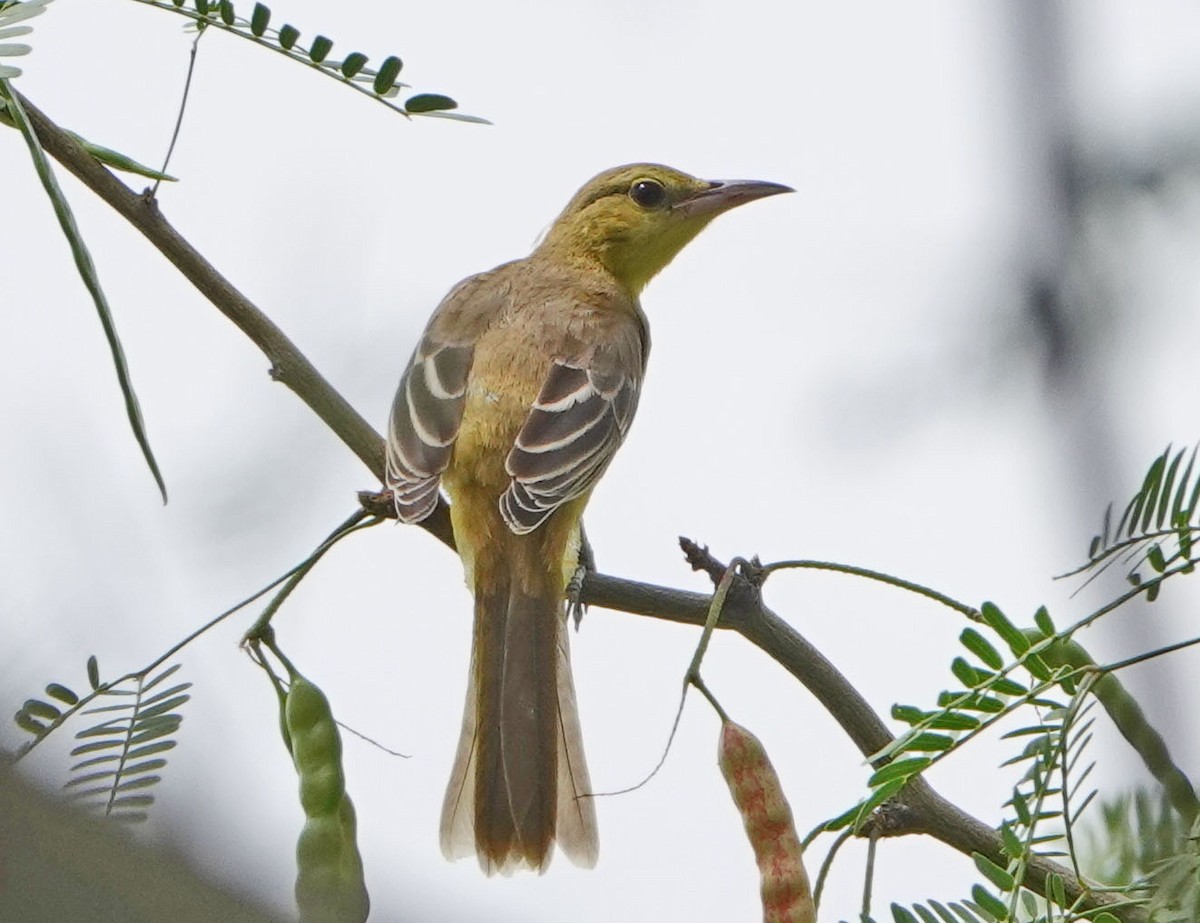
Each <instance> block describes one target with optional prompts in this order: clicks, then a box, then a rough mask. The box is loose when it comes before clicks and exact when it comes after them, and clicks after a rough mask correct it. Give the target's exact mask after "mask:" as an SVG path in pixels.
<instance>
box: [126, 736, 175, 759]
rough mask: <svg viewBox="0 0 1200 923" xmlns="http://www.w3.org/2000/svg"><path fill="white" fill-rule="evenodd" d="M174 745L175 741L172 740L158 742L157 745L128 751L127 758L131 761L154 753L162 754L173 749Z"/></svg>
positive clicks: (153, 744) (148, 745)
mask: <svg viewBox="0 0 1200 923" xmlns="http://www.w3.org/2000/svg"><path fill="white" fill-rule="evenodd" d="M175 745H176V741H174V740H160V741H158V742H157V743H152V744H146V746H144V747H134V748H133V749H132V750H130V751H129V753H128V758H129V759H131V760H136V759H139V758H141V757H143V756H150V755H151V754H154V753H162V752H163V751H165V750H172V749H174V748H175Z"/></svg>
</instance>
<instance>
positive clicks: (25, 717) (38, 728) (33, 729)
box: [13, 710, 50, 737]
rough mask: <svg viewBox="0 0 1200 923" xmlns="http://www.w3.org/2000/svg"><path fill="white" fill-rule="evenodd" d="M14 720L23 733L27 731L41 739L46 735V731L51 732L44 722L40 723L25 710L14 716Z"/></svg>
mask: <svg viewBox="0 0 1200 923" xmlns="http://www.w3.org/2000/svg"><path fill="white" fill-rule="evenodd" d="M13 720H14V721H15V722H16V723H17V727H19V728H20V729H21V730H22V731H27V732H29V733H30V734H35V735H37V736H38V737H41V736H42V735H43V734H45V733H46V731H48V730H50V728H49V727H48V726H47V725H45V724H42V722H40V721H38V720H37V719H36V718H34V717H33V716H32V715H30V714H29V713H28V712H26V711H24V710H21V711H19V712H17V713H16V714H15V715H13Z"/></svg>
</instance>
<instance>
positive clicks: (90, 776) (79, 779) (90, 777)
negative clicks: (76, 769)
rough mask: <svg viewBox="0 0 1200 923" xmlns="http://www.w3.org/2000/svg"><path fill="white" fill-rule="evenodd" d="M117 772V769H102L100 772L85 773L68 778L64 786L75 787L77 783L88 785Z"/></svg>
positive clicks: (110, 776)
mask: <svg viewBox="0 0 1200 923" xmlns="http://www.w3.org/2000/svg"><path fill="white" fill-rule="evenodd" d="M116 774H117V771H116V769H101V770H100V771H99V772H89V773H85V774H84V775H82V776H76V777H75V778H73V779H70V780H68V781H67V783H66V784H65V785H64V786H63V788H74V787H75V786H77V785H87V784H88V783H89V782H97V781H99V780H100V779H111V778H112V777H113V776H115V775H116Z"/></svg>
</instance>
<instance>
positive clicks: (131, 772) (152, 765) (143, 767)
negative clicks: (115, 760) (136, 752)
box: [121, 759, 167, 777]
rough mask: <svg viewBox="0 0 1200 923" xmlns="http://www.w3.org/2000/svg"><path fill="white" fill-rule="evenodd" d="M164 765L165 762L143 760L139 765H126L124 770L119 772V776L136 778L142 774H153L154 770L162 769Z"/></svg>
mask: <svg viewBox="0 0 1200 923" xmlns="http://www.w3.org/2000/svg"><path fill="white" fill-rule="evenodd" d="M166 765H167V761H166V760H161V759H160V760H143V761H142V762H140V763H133V764H132V765H130V764H126V766H125V768H124V770H122V772H121V775H123V776H126V777H128V776H136V775H140V774H141V773H143V772H153V771H154V770H156V769H162V768H163V767H164V766H166Z"/></svg>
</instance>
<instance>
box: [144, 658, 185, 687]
mask: <svg viewBox="0 0 1200 923" xmlns="http://www.w3.org/2000/svg"><path fill="white" fill-rule="evenodd" d="M181 666H182V664H178V663H176V664H172V665H171V666H169V667H167V668H166V669H165V670H163V671H162V672H161V673H159V674H158V675H157V676H155V677H154V679H152V680H150V682H148V683H146V684H145V685H144V686H142V692H143V693H145V692H149V691H150V690H151V689H153V688H154V687H155V686H157V685H158V684H159V683H161V682H162V681H163V680H164V679H166V678H167V677H168V676H172V675H173V674H174V673H175V671H176V670H178V669H179V668H180V667H181Z"/></svg>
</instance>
